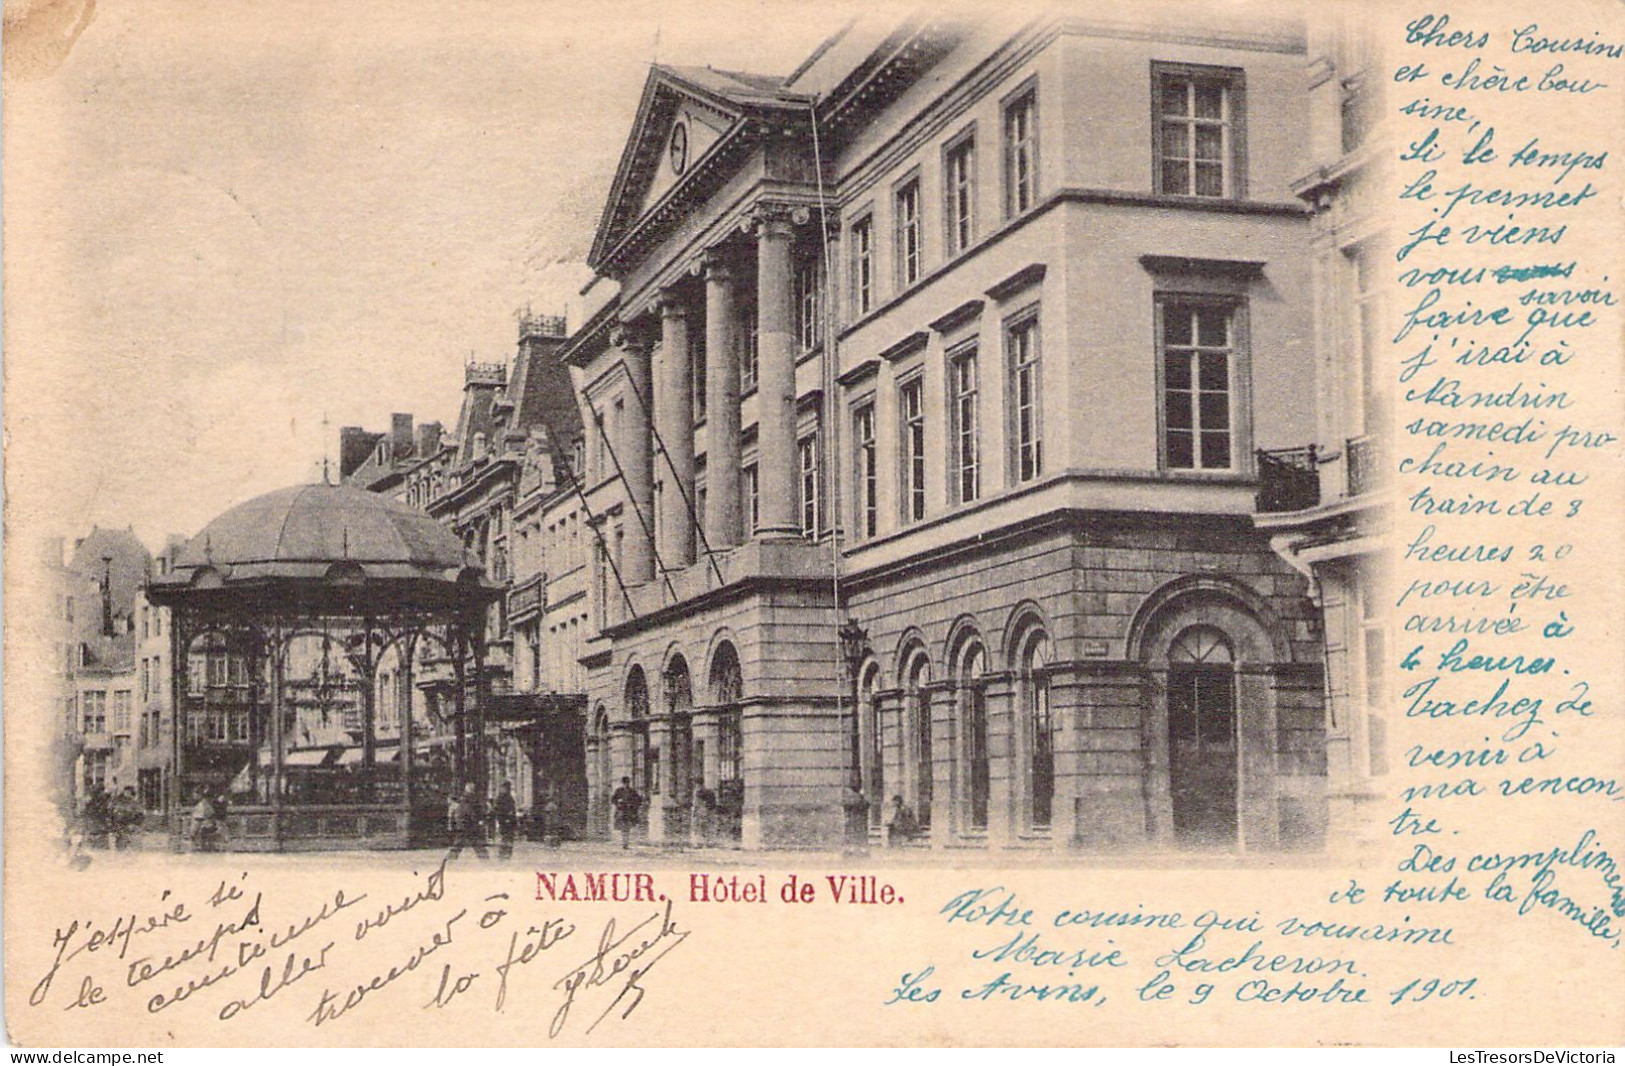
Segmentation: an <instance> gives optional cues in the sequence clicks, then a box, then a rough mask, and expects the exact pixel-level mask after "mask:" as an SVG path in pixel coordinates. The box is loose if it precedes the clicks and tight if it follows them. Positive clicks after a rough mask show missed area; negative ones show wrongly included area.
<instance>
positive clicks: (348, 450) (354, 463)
mask: <svg viewBox="0 0 1625 1066" xmlns="http://www.w3.org/2000/svg"><path fill="white" fill-rule="evenodd" d="M379 436H380V435H379V434H377V433H368V432H367V431H366V430H364V429H362V428H361V427H360V426H345V427H343V428H342V429H340V430H339V480H341V481H342V480H343V479H345V478H347V477H349V476H350V475H351V474H353V473H355V472H356V470H357V469H358V468H359V467H360V466H361V464H362V463H365V462H366V461H367V458H368V457H369V456H370V455H372V451H373V449H374V448H376V447H377V446H378V438H379Z"/></svg>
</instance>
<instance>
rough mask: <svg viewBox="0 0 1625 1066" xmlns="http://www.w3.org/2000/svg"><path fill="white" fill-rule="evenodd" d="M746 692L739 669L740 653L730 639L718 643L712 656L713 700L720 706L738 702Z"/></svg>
mask: <svg viewBox="0 0 1625 1066" xmlns="http://www.w3.org/2000/svg"><path fill="white" fill-rule="evenodd" d="M744 693H745V681H744V678H743V676H741V673H740V670H739V653H738V652H737V651H735V650H734V646H733V644H732V643H731V642H729V641H726V640H725V641H723V642H722V643H721V644H718V645H717V650H716V652H715V653H713V654H712V656H711V702H712V703H714V704H716V705H717V706H718V707H727V706H730V705H732V704H735V703H738V702H739V700H740V697H742V696H743V695H744Z"/></svg>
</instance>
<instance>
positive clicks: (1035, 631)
mask: <svg viewBox="0 0 1625 1066" xmlns="http://www.w3.org/2000/svg"><path fill="white" fill-rule="evenodd" d="M1017 632H1018V633H1019V634H1020V636H1019V637H1018V638H1017V639H1016V641H1015V642H1014V644H1013V647H1014V650H1015V654H1014V663H1013V665H1014V666H1015V670H1016V684H1017V692H1018V696H1017V699H1018V701H1019V702H1018V709H1019V713H1020V717H1021V719H1022V723H1021V726H1020V728H1021V729H1022V730H1023V733H1024V736H1023V738H1022V745H1023V749H1024V751H1023V755H1024V759H1023V762H1024V763H1025V765H1023V766H1022V777H1023V784H1024V789H1023V799H1024V801H1025V802H1024V804H1023V806H1024V808H1025V809H1024V810H1023V811H1022V814H1023V815H1025V819H1024V820H1025V822H1026V826H1027V828H1028V829H1031V830H1037V831H1043V830H1047V829H1049V827H1050V823H1051V822H1052V821H1053V819H1054V815H1055V733H1056V722H1055V717H1054V715H1053V713H1052V712H1051V710H1050V677H1049V666H1050V642H1049V634H1048V633H1046V632H1045V631H1044V628H1043V626H1042V625H1041V624H1040V623H1039V622H1038V621H1037V619H1028V620H1027V621H1026V623H1025V624H1024V625H1023V626H1022V627H1021V628H1020V629H1018V630H1017Z"/></svg>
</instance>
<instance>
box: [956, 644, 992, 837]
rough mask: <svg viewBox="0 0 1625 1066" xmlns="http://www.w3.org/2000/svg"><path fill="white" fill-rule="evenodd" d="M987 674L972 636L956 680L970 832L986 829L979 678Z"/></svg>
mask: <svg viewBox="0 0 1625 1066" xmlns="http://www.w3.org/2000/svg"><path fill="white" fill-rule="evenodd" d="M986 672H987V655H986V653H985V652H984V651H983V649H982V642H981V641H980V640H977V639H975V638H974V637H972V638H971V639H969V640H967V641H966V642H965V643H964V644H963V645H962V646H961V648H960V651H959V662H958V668H957V670H955V680H956V681H957V682H958V684H957V686H956V689H957V694H958V697H959V722H960V736H961V738H963V740H962V757H963V759H964V762H965V827H966V828H967V829H969V830H971V831H973V832H982V831H983V830H985V829H987V805H988V794H989V773H988V754H987V697H986V693H985V692H984V691H983V688H982V675H983V674H984V673H986Z"/></svg>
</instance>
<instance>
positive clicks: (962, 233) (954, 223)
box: [942, 136, 976, 255]
mask: <svg viewBox="0 0 1625 1066" xmlns="http://www.w3.org/2000/svg"><path fill="white" fill-rule="evenodd" d="M942 170H943V178H944V181H945V183H946V186H947V187H946V188H945V189H944V190H943V193H944V196H943V204H944V208H945V214H946V215H947V223H948V254H949V255H957V254H958V253H960V252H963V251H964V250H965V249H967V248H969V247H970V246H971V242H972V241H974V240H975V239H976V141H975V139H974V138H972V137H969V136H966V137H962V138H960V140H958V141H956V142H955V143H954V144H952V145H950V146H949V148H948V151H947V152H946V153H945V154H944V156H943V167H942Z"/></svg>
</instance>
